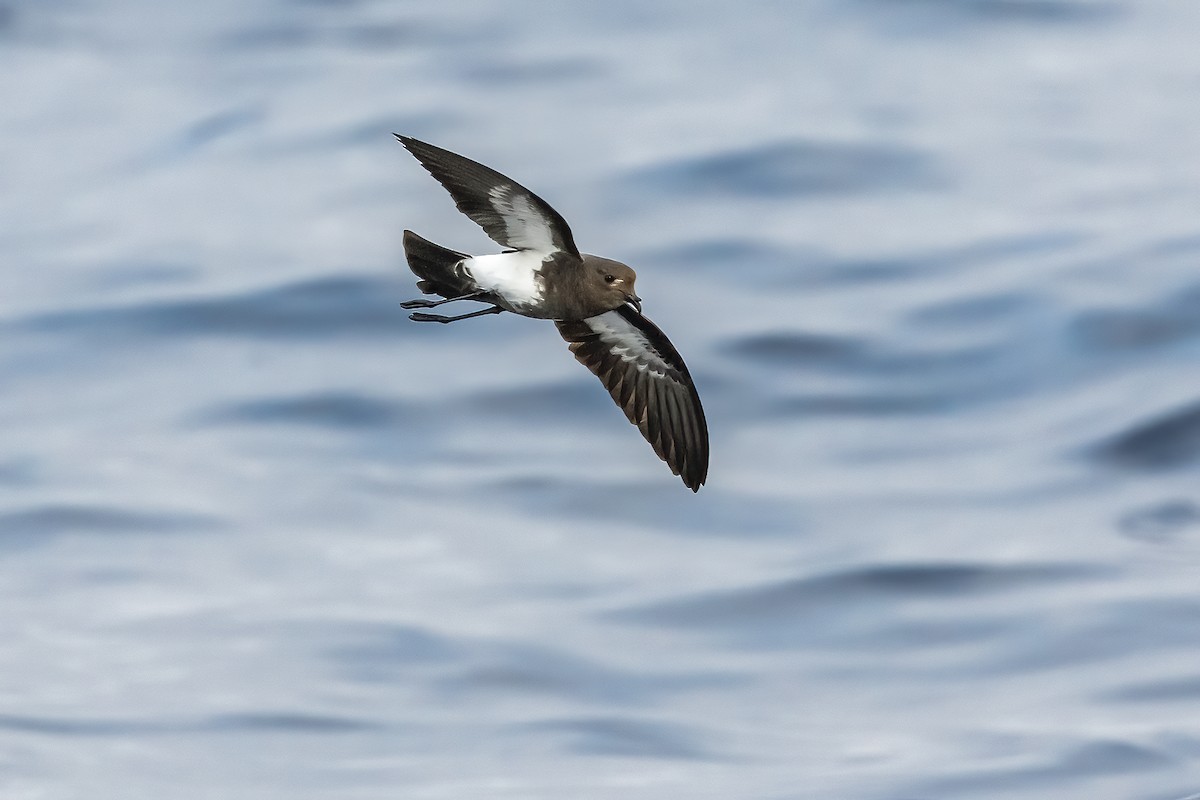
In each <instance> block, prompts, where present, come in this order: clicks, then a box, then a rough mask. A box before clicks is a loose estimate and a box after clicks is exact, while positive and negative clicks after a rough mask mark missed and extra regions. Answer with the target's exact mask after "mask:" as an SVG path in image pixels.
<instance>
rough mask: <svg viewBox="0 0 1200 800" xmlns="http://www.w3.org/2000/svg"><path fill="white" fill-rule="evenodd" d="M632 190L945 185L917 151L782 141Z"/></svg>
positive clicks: (675, 171)
mask: <svg viewBox="0 0 1200 800" xmlns="http://www.w3.org/2000/svg"><path fill="white" fill-rule="evenodd" d="M627 181H628V182H629V183H631V184H632V186H630V188H629V189H628V191H637V190H641V189H645V188H652V189H657V190H660V191H667V192H670V193H671V194H676V195H684V196H691V195H695V194H710V195H732V196H746V197H769V198H779V197H788V196H804V195H826V194H837V193H850V192H866V191H882V190H885V189H928V188H933V187H937V186H940V185H942V183H943V182H944V181H943V179H942V178H941V177H940V175H939V173H938V170H937V169H936V168H935V167H934V163H933V158H932V157H931V156H930V155H928V154H926V153H923V152H920V151H918V150H915V149H908V148H903V147H898V146H895V145H884V144H852V143H846V142H819V141H809V142H781V143H776V144H765V145H760V146H758V147H752V148H747V149H744V150H734V151H730V152H725V153H718V154H715V155H706V156H694V157H691V158H686V159H680V160H678V161H675V162H670V163H665V164H659V165H655V166H653V167H649V168H646V169H643V170H641V171H639V172H636V173H633V174H632V175H630V176H628V178H627Z"/></svg>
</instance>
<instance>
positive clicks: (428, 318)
mask: <svg viewBox="0 0 1200 800" xmlns="http://www.w3.org/2000/svg"><path fill="white" fill-rule="evenodd" d="M455 299H456V300H458V299H460V298H457V297H456V298H455ZM435 305H436V303H435ZM502 311H504V309H503V308H501V307H500V306H492V307H491V308H485V309H483V310H481V311H472V312H471V313H470V314H459V315H458V316H457V317H443V316H442V315H441V314H422V313H420V312H416V313H413V314H409V315H408V318H409V319H411V320H412V321H413V322H458V321H459V320H460V319H470V318H471V317H482V316H483V315H485V314H499V313H501V312H502Z"/></svg>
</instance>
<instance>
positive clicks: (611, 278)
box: [604, 275, 617, 283]
mask: <svg viewBox="0 0 1200 800" xmlns="http://www.w3.org/2000/svg"><path fill="white" fill-rule="evenodd" d="M616 279H617V276H616V275H605V276H604V282H605V283H612V282H613V281H615V280H616Z"/></svg>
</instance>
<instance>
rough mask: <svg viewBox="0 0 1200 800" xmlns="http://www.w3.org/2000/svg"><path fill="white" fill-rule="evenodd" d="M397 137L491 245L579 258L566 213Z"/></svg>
mask: <svg viewBox="0 0 1200 800" xmlns="http://www.w3.org/2000/svg"><path fill="white" fill-rule="evenodd" d="M394 135H395V137H396V138H397V139H399V140H400V143H401V144H403V145H404V146H405V147H406V148H408V151H409V152H410V153H412V154H413V155H414V156H416V158H417V160H418V161H420V162H421V166H423V167H425V169H427V170H428V171H429V174H430V175H432V176H433V177H435V178H437V180H438V182H439V183H440V184H442V186H444V187H445V189H446V191H448V192H449V193H450V196H451V197H453V198H454V204H455V205H456V206H458V210H459V211H461V212H463V213H464V214H466V215H467V216H468V217H470V218H471V219H473V220H475V222H476V223H478V224H479V226H480V227H481V228H483V230H484V231H485V232H486V233H487V235H488V236H490V237H491V238H492V240H493V241H495V242H498V243H499V244H502V245H504V246H505V247H511V248H513V249H514V250H535V251H538V252H542V253H552V252H555V251H557V250H561V251H563V252H566V253H570V254H571V255H574V256H578V255H579V249H578V248H576V247H575V239H574V237H573V236H572V235H571V228H570V227H569V226H568V225H567V222H566V220H564V219H563V218H562V215H561V214H559V213H558V212H557V211H555V210H554V209H553V208H551V207H550V204H549V203H547V202H546V201H545V200H543V199H542V198H540V197H538V196H537V195H536V194H534V193H533V192H531V191H529V190H528V189H526V188H525V187H524V186H522V185H521V184H519V183H517V182H516V181H514V180H513V179H512V178H509V177H507V176H505V175H501V174H500V173H499V172H496V170H494V169H491V168H490V167H485V166H484V165H483V164H480V163H479V162H477V161H472V160H471V159H469V158H466V157H464V156H460V155H458V154H457V153H452V152H450V151H449V150H443V149H442V148H440V147H434V146H433V145H431V144H426V143H425V142H422V141H419V140H417V139H413V138H412V137H410V136H401V135H400V134H398V133H397V134H394Z"/></svg>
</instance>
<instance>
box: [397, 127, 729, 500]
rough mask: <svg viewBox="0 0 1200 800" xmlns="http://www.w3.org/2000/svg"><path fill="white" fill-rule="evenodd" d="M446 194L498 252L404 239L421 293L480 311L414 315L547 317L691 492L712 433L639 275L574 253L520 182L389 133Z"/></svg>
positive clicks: (566, 232) (560, 225)
mask: <svg viewBox="0 0 1200 800" xmlns="http://www.w3.org/2000/svg"><path fill="white" fill-rule="evenodd" d="M395 136H396V138H397V139H399V140H400V142H401V144H403V145H404V146H405V147H406V148H408V151H409V152H410V153H412V154H413V155H414V156H416V158H417V160H418V161H420V162H421V166H423V167H425V169H426V170H428V171H429V173H430V174H431V175H433V177H434V178H436V179H437V180H438V182H439V183H441V184H442V186H443V187H445V189H446V191H448V192H449V193H450V196H451V197H452V198H454V203H455V205H457V206H458V210H459V211H461V212H462V213H464V214H466V215H467V216H468V217H470V218H471V219H472V220H474V221H475V222H476V223H477V224H479V226H480V227H482V228H483V230H484V231H485V232H486V233H487V235H488V236H489V237H491V238H492V240H493V241H495V242H497V243H498V244H500V245H502V246H503V247H505V248H506V249H505V250H504V252H502V253H496V254H494V255H483V256H471V255H467V254H466V253H459V252H456V251H454V250H449V249H447V248H445V247H441V246H439V245H436V244H434V243H433V242H430V241H427V240H425V239H422V238H421V237H420V236H418V235H417V234H415V233H413V232H412V231H408V230H406V231H405V232H404V254H405V256H406V257H407V259H408V266H409V268H410V269H412V271H413V273H414V274H416V276H417V277H418V278H420V280H419V281H418V282H417V288H419V289H420V290H421V292H423V293H424V294H434V295H439V296H441V297H442V298H443V299H441V300H425V299H419V300H410V301H408V302H406V303H402V304H401V305H402V306H403V307H404V308H409V309H412V308H433V307H435V306H439V305H442V304H443V303H449V302H451V301H454V300H475V301H479V302H483V303H488V304H489V305H488V307H487V308H484V309H482V310H479V311H473V312H470V313H467V314H459V315H458V316H451V317H447V316H441V315H438V314H425V313H420V312H418V313H414V314H412V315H411V317H410V319H413V320H415V321H417V322H455V321H457V320H462V319H469V318H471V317H479V316H483V315H485V314H499V313H501V312H504V311H511V312H513V313H514V314H520V315H521V316H525V317H534V318H537V319H549V320H553V321H554V324H555V325H557V326H558V332H559V333H560V334H561V335H562V337H563V339H565V340H566V341H567V343H568V345H569V347H570V349H571V352H572V353H574V354H575V358H576V359H578V360H579V362H580V363H582V364H583V365H584V366H586V367H587V368H588V369H590V370H591V371H592V372H593V373H594V374H595V375H596V377H598V378H599V379H600V382H601V383H603V384H604V388H606V389H607V390H608V392H609V394H610V395H612V398H613V400H615V401H616V403H617V405H618V406H620V408H621V410H622V411H624V412H625V416H626V417H628V418H629V421H630V422H632V423H633V424H634V425H636V426H637V427H638V430H640V431H641V432H642V436H644V437H645V438H646V441H648V442H649V443H650V445H651V446H652V447H653V448H654V452H655V453H657V454H658V457H659V458H661V459H662V460H663V461H665V462H666V464H667V466H668V467H670V468H671V472H673V473H674V474H676V475H678V476H679V477H680V478H682V479H683V483H684V485H686V486H687V487H688V488H689V489H691V490H692V491H693V492H696V491H699V490H700V487H701V486H702V485H703V484H704V480H705V477H706V476H707V475H708V426H707V424H706V422H705V420H704V409H703V407H702V406H701V405H700V395H699V394H697V393H696V385H695V384H694V383H693V382H692V377H691V375H689V374H688V369H687V366H686V365H685V364H684V363H683V359H682V358H681V357H680V356H679V352H678V351H677V350H676V349H675V347H674V345H672V344H671V342H670V341H669V340H668V339H667V337H666V336H665V335H664V334H663V332H662V331H661V330H659V329H658V326H656V325H655V324H654V323H653V322H651V321H650V320H649V319H647V318H646V317H644V316H642V300H641V298H640V297H638V296H637V292H635V291H634V286H633V285H634V281H635V280H636V278H637V276H636V275H635V274H634V271H633V270H632V269H631V268H630V267H628V266H627V265H625V264H622V263H621V262H619V261H613V260H611V259H608V258H601V257H600V256H594V255H589V254H587V253H580V252H579V249H578V248H577V247H576V246H575V239H574V237H573V236H572V235H571V229H570V227H569V226H568V225H567V222H566V220H564V219H563V218H562V215H560V214H559V213H558V212H557V211H555V210H554V209H553V208H551V207H550V205H549V204H548V203H547V202H546V201H545V200H543V199H542V198H540V197H538V196H537V195H536V194H534V193H533V192H531V191H529V190H528V189H526V188H525V187H524V186H522V185H521V184H519V183H517V182H516V181H514V180H512V179H511V178H508V177H506V176H504V175H501V174H500V173H499V172H496V171H495V170H493V169H490V168H488V167H485V166H484V165H482V164H480V163H478V162H475V161H472V160H471V159H469V158H465V157H464V156H460V155H458V154H456V153H452V152H450V151H449V150H443V149H442V148H440V147H434V146H433V145H431V144H426V143H425V142H421V141H418V140H416V139H413V138H411V137H409V136H401V135H400V134H395Z"/></svg>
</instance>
